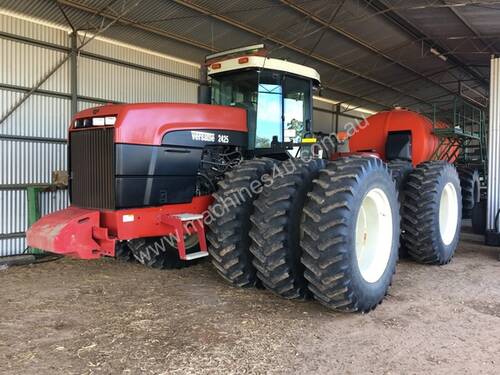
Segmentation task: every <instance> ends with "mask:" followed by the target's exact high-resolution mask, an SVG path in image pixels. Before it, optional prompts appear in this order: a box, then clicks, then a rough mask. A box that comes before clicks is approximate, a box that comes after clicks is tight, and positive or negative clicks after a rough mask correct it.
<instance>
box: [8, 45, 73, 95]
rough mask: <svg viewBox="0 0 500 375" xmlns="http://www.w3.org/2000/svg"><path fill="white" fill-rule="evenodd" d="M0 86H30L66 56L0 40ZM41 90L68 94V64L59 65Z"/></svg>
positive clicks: (45, 49)
mask: <svg viewBox="0 0 500 375" xmlns="http://www.w3.org/2000/svg"><path fill="white" fill-rule="evenodd" d="M0 51H1V53H0V66H1V67H2V69H0V83H5V84H9V85H16V86H22V87H29V88H31V87H33V86H35V85H36V84H37V83H39V82H40V81H41V79H42V78H43V77H44V76H45V75H46V74H47V73H49V72H50V71H51V70H52V69H53V68H54V67H55V66H57V64H58V63H59V62H60V61H61V60H62V59H64V57H65V56H66V55H67V54H66V53H65V52H60V51H55V50H51V49H47V48H44V47H39V46H34V45H31V44H27V43H22V42H17V41H12V40H8V39H3V38H0ZM40 88H41V89H44V90H49V91H54V92H60V93H69V92H70V84H69V63H68V62H66V63H65V64H64V65H63V66H61V67H60V68H59V69H58V70H57V71H56V72H55V73H54V74H53V75H52V76H51V77H50V78H49V79H48V80H47V81H46V82H45V83H44V84H43V85H42V86H41V87H40Z"/></svg>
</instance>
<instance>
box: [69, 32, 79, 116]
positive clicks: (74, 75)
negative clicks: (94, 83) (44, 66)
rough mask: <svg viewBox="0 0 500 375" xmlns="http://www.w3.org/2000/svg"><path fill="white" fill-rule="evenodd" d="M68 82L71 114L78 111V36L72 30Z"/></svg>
mask: <svg viewBox="0 0 500 375" xmlns="http://www.w3.org/2000/svg"><path fill="white" fill-rule="evenodd" d="M70 39H71V51H70V64H69V65H70V84H71V115H72V116H74V115H75V114H76V112H78V45H77V44H78V36H77V32H76V31H74V32H72V33H71V34H70Z"/></svg>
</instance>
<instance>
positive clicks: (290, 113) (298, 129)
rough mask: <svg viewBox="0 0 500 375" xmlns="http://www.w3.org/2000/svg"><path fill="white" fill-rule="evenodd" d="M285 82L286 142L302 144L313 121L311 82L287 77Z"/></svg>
mask: <svg viewBox="0 0 500 375" xmlns="http://www.w3.org/2000/svg"><path fill="white" fill-rule="evenodd" d="M283 82H284V98H283V108H284V116H283V120H284V141H285V142H293V143H300V142H301V140H302V138H303V137H304V134H305V133H306V124H307V122H308V121H310V120H311V108H310V103H311V99H310V92H311V87H310V82H309V81H307V80H303V79H299V78H295V77H290V76H286V77H285V79H284V80H283Z"/></svg>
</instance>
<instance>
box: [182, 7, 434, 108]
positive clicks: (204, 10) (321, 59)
mask: <svg viewBox="0 0 500 375" xmlns="http://www.w3.org/2000/svg"><path fill="white" fill-rule="evenodd" d="M173 1H174V2H175V3H177V4H179V5H182V6H184V7H186V8H189V9H192V10H194V11H197V12H199V13H202V14H205V15H207V16H209V17H212V18H214V19H216V20H219V21H222V22H224V23H226V24H228V25H231V26H233V27H236V28H238V29H241V30H243V31H246V32H248V33H251V34H254V35H257V36H259V37H260V38H263V39H267V40H269V41H271V42H273V43H275V44H279V45H282V46H283V47H286V48H288V49H290V50H292V51H295V52H298V53H300V54H301V55H304V56H309V57H311V58H312V59H314V60H317V61H319V62H322V63H324V64H327V65H330V66H332V67H334V68H335V69H338V70H339V71H344V72H346V73H348V74H351V75H353V76H356V77H359V78H361V79H364V80H366V81H370V82H372V83H375V84H377V85H379V86H382V87H385V88H386V89H390V90H392V91H396V92H398V93H400V94H403V95H404V96H407V97H410V98H413V99H415V100H417V101H419V102H421V103H424V104H427V105H429V106H432V104H431V103H428V102H427V101H426V100H425V99H423V98H419V97H417V96H414V95H412V94H408V93H406V91H404V90H403V89H400V88H398V87H395V86H392V85H390V84H387V83H384V82H381V81H379V80H377V79H375V78H372V77H368V76H366V75H364V74H363V73H360V72H356V71H354V70H352V69H350V68H348V67H345V66H342V65H340V64H337V63H335V62H333V61H331V60H330V59H327V58H325V57H323V56H319V55H317V54H309V51H306V50H304V49H303V48H300V47H297V46H295V45H293V44H290V43H288V42H286V41H284V40H281V39H279V38H276V37H273V36H270V35H267V34H266V33H264V32H262V31H259V30H257V29H254V28H253V27H251V26H248V25H244V24H242V23H240V22H238V21H236V20H234V19H231V18H229V17H226V16H222V15H220V14H217V13H214V12H213V11H211V10H209V9H207V8H205V7H202V6H200V5H197V4H193V3H191V2H189V1H184V0H173Z"/></svg>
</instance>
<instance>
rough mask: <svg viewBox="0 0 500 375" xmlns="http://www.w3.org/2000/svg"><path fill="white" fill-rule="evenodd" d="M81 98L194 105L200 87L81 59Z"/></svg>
mask: <svg viewBox="0 0 500 375" xmlns="http://www.w3.org/2000/svg"><path fill="white" fill-rule="evenodd" d="M78 82H79V84H78V90H79V93H78V94H79V95H83V96H87V97H92V98H100V99H108V100H113V101H119V102H127V103H137V102H183V103H195V102H196V100H197V85H196V84H195V83H191V82H186V81H185V80H181V79H177V78H172V77H166V76H163V75H159V74H154V73H149V72H145V71H141V70H137V69H132V68H128V67H124V66H118V65H116V64H112V63H106V62H102V61H97V60H95V59H89V58H85V57H80V58H79V59H78Z"/></svg>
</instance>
